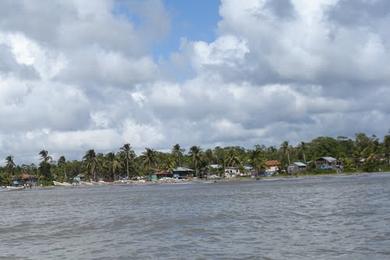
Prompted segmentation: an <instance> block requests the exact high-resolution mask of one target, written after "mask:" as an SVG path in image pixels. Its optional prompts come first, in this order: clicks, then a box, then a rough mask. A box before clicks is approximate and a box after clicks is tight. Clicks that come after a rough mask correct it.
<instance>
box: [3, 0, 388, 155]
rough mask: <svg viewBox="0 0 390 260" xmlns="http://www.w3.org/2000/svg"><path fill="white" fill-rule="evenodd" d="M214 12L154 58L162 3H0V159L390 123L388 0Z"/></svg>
mask: <svg viewBox="0 0 390 260" xmlns="http://www.w3.org/2000/svg"><path fill="white" fill-rule="evenodd" d="M219 12H220V16H221V20H220V22H219V23H218V24H217V25H215V26H216V28H217V29H216V30H217V35H216V38H215V40H214V41H212V42H203V41H189V40H186V39H185V38H183V40H182V43H181V46H180V49H178V50H176V51H175V52H173V53H172V54H171V55H170V57H169V59H167V60H160V59H158V58H156V57H154V56H153V54H152V53H153V47H154V46H155V45H156V44H158V43H159V42H160V41H161V40H163V39H164V37H166V35H168V34H169V33H170V13H169V12H168V11H167V10H166V8H165V7H164V3H163V2H162V1H159V0H148V1H142V3H139V2H136V1H114V0H101V1H77V0H73V1H65V0H63V1H62V0H57V1H51V0H50V1H49V0H47V1H11V0H5V1H1V2H0V126H1V127H0V156H1V158H3V157H5V156H6V155H8V154H12V155H14V156H15V157H16V158H15V159H16V161H33V160H34V157H33V156H34V155H35V154H37V152H38V151H39V150H41V149H43V148H44V149H47V150H49V151H50V152H51V153H55V154H54V155H55V156H56V155H57V156H58V155H60V154H65V155H66V156H67V157H69V158H72V157H73V158H74V157H76V156H79V155H80V154H82V153H84V152H85V151H86V150H87V149H90V148H96V149H97V150H99V151H108V150H116V149H118V147H120V146H121V145H123V144H124V143H126V142H129V143H131V145H132V146H133V147H134V148H135V149H136V150H137V151H141V150H143V149H144V147H153V148H156V149H169V148H170V147H171V146H172V145H173V144H175V143H180V144H181V145H182V146H184V147H188V146H190V145H193V144H197V145H200V146H203V147H209V146H215V145H242V146H247V147H251V146H253V145H254V144H266V145H278V144H280V143H281V142H282V141H283V140H289V141H290V142H291V143H296V142H298V141H300V140H309V139H311V138H313V137H316V136H319V135H330V136H337V135H343V136H353V134H354V133H356V132H360V131H363V132H366V133H368V134H374V133H375V134H378V135H383V134H385V133H386V132H387V131H388V129H390V125H389V122H390V103H389V102H388V100H389V98H390V31H389V30H388V24H390V4H389V3H388V1H387V0H377V1H368V0H353V1H352V0H318V1H307V0H291V1H289V0H278V1H275V0H272V1H271V0H246V1H242V0H222V1H221V4H220V10H219ZM55 156H54V157H55Z"/></svg>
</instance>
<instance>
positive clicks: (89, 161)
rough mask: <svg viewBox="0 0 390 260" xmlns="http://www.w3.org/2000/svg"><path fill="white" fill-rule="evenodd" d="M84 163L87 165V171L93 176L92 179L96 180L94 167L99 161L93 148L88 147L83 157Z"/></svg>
mask: <svg viewBox="0 0 390 260" xmlns="http://www.w3.org/2000/svg"><path fill="white" fill-rule="evenodd" d="M83 160H84V163H85V164H86V166H87V169H88V173H89V174H90V175H92V176H93V180H94V181H96V180H97V179H96V168H97V166H98V165H99V161H98V159H97V156H96V153H95V150H93V149H90V150H88V151H87V152H86V153H85V155H84V157H83Z"/></svg>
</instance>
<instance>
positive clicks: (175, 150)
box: [171, 144, 184, 167]
mask: <svg viewBox="0 0 390 260" xmlns="http://www.w3.org/2000/svg"><path fill="white" fill-rule="evenodd" d="M171 153H172V156H173V158H174V163H175V167H178V166H181V161H182V158H183V153H184V149H182V148H181V147H180V145H179V144H175V145H174V146H173V147H172V151H171Z"/></svg>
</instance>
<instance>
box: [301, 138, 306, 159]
mask: <svg viewBox="0 0 390 260" xmlns="http://www.w3.org/2000/svg"><path fill="white" fill-rule="evenodd" d="M300 150H301V152H302V156H303V161H304V162H305V163H306V143H305V142H301V145H300Z"/></svg>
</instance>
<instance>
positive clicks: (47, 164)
mask: <svg viewBox="0 0 390 260" xmlns="http://www.w3.org/2000/svg"><path fill="white" fill-rule="evenodd" d="M39 156H40V161H39V163H38V165H36V164H34V163H33V164H29V165H27V164H22V165H16V164H15V162H14V157H13V156H12V155H9V156H7V157H6V158H5V165H4V166H3V167H0V184H1V185H9V184H10V183H11V181H12V179H14V178H17V177H20V176H21V175H23V174H25V175H26V174H28V175H31V176H36V177H37V178H38V180H39V182H40V183H41V184H43V185H50V184H51V183H52V181H53V180H56V181H60V182H64V181H71V180H72V179H73V178H74V177H75V176H77V175H80V174H83V175H84V176H85V178H86V179H87V180H89V179H90V180H95V181H96V180H98V179H103V180H106V181H115V180H119V179H122V178H127V179H130V178H134V177H137V176H148V175H150V174H151V173H154V172H159V171H171V170H173V169H175V168H176V167H180V166H184V167H189V168H192V169H193V170H194V171H195V175H196V176H198V177H202V176H204V175H205V174H207V173H208V172H209V171H210V170H211V169H210V167H209V166H210V165H213V164H217V165H219V166H220V167H217V168H214V169H212V170H211V171H214V172H213V173H214V174H220V175H222V174H223V171H224V168H226V167H238V168H242V169H243V168H244V166H251V167H253V169H254V171H256V172H261V171H263V170H264V169H265V167H266V165H265V162H266V161H267V160H278V161H280V163H281V172H282V173H283V172H285V170H286V169H287V167H288V165H290V164H291V163H292V162H295V161H301V162H305V163H307V164H308V169H309V171H310V170H313V171H314V162H315V160H316V159H317V158H319V157H321V156H332V157H335V158H337V159H338V160H340V161H341V162H342V163H343V165H344V171H347V172H357V171H364V172H375V171H388V170H390V135H386V136H384V138H383V139H382V140H380V139H379V138H378V137H377V136H375V135H372V136H367V135H366V134H364V133H358V134H356V135H355V137H354V138H348V137H343V136H339V137H337V138H333V137H326V136H321V137H317V138H315V139H313V140H312V141H310V142H301V143H299V144H298V145H295V146H293V145H291V144H289V142H287V141H285V142H283V143H282V144H281V145H280V146H268V147H267V146H264V145H255V146H254V147H253V148H251V149H246V148H243V147H239V146H228V147H219V146H217V147H215V148H213V149H202V148H201V147H199V146H192V147H191V148H189V149H188V151H186V150H185V149H183V148H182V147H181V146H180V145H179V144H176V145H174V146H173V147H172V149H171V150H170V151H169V152H160V151H156V150H154V149H151V148H145V151H144V152H143V153H142V154H140V155H136V153H135V151H134V150H133V148H132V147H131V145H130V144H124V145H123V146H122V147H120V149H119V150H118V151H117V152H108V153H105V154H104V153H97V152H96V151H95V150H94V149H91V150H88V151H86V153H85V155H84V156H83V158H82V159H81V160H67V159H66V158H65V157H64V156H60V157H59V158H58V159H57V160H56V161H55V160H53V158H52V157H51V156H50V154H49V152H48V151H46V150H42V151H40V152H39Z"/></svg>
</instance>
